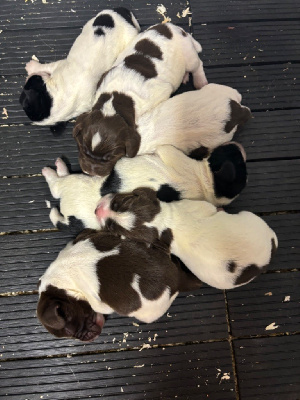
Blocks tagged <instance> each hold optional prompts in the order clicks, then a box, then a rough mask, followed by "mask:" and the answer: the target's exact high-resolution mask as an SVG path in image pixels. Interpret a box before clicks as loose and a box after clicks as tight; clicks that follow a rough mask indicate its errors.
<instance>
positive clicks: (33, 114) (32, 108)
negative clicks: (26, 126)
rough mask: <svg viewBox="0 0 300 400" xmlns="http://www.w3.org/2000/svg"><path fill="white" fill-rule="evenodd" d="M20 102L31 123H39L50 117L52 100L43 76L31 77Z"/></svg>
mask: <svg viewBox="0 0 300 400" xmlns="http://www.w3.org/2000/svg"><path fill="white" fill-rule="evenodd" d="M19 101H20V104H21V106H22V107H23V110H24V111H25V113H26V115H27V116H28V118H30V119H31V121H37V122H38V121H42V120H44V119H45V118H48V117H49V115H50V112H51V107H52V98H51V96H50V94H49V92H48V90H47V87H46V83H45V81H44V79H43V77H42V76H41V75H32V76H31V77H29V79H28V80H27V82H26V84H25V86H24V89H23V90H22V93H21V96H20V99H19Z"/></svg>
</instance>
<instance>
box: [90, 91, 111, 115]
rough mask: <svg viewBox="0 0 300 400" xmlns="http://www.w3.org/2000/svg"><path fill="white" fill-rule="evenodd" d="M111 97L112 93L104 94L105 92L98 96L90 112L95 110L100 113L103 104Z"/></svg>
mask: <svg viewBox="0 0 300 400" xmlns="http://www.w3.org/2000/svg"><path fill="white" fill-rule="evenodd" d="M111 96H112V93H106V92H104V93H102V94H101V95H100V96H99V98H98V100H97V102H96V104H95V105H94V107H93V108H92V111H95V110H97V111H99V110H100V111H101V110H102V107H103V106H104V104H105V103H107V102H108V101H109V100H110V99H111Z"/></svg>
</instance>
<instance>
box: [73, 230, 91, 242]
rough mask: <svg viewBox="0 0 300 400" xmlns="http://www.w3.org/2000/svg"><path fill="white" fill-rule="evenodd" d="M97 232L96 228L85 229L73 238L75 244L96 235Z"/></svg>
mask: <svg viewBox="0 0 300 400" xmlns="http://www.w3.org/2000/svg"><path fill="white" fill-rule="evenodd" d="M95 232H97V231H96V230H95V229H84V230H83V231H82V232H80V233H79V235H77V236H76V238H75V239H74V240H73V244H76V243H78V242H81V241H82V240H85V239H89V238H90V237H92V236H94V234H95Z"/></svg>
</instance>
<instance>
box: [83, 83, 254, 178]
mask: <svg viewBox="0 0 300 400" xmlns="http://www.w3.org/2000/svg"><path fill="white" fill-rule="evenodd" d="M241 100H242V96H241V95H240V93H239V92H238V91H237V90H235V89H232V88H231V87H229V86H224V85H217V84H215V83H210V84H208V85H206V86H204V87H203V88H202V89H201V90H195V91H191V92H187V93H183V94H180V95H177V96H175V97H173V98H171V99H168V100H166V101H164V102H162V103H160V104H159V105H158V106H156V107H155V108H154V109H153V110H151V111H148V112H146V113H144V114H143V115H142V116H141V117H140V118H139V119H138V121H137V128H136V131H137V133H138V135H139V137H140V140H139V144H138V147H137V148H136V149H137V153H136V154H137V155H140V154H149V153H153V152H155V150H156V149H157V147H158V146H160V145H164V144H172V145H173V146H175V147H177V148H178V149H180V150H182V151H183V152H184V153H189V152H191V151H192V150H194V149H196V148H198V147H200V146H205V147H207V148H208V149H214V148H215V147H217V146H219V145H221V144H223V143H225V142H229V141H231V139H232V138H233V135H234V133H235V132H236V130H237V129H238V128H239V127H242V126H243V125H244V124H245V123H246V122H247V120H248V119H249V118H250V117H251V112H250V110H249V108H248V107H245V106H241V104H240V103H241ZM78 121H79V120H78ZM110 134H111V132H110V131H109V130H103V131H101V133H98V134H96V135H94V134H93V131H92V130H89V129H88V128H87V130H85V131H84V133H83V136H82V140H84V141H85V142H86V143H90V145H91V146H92V147H94V149H95V154H96V153H97V149H98V146H99V145H100V147H101V143H107V142H109V141H110V140H111V139H113V140H114V146H115V150H114V151H113V152H112V153H111V155H110V156H109V157H108V156H106V157H104V158H102V159H100V158H99V159H95V161H94V163H95V164H99V163H101V164H102V166H103V169H105V171H106V173H109V172H110V171H111V170H112V169H113V167H114V165H115V164H116V162H117V161H118V160H119V159H120V158H122V157H124V156H126V140H127V139H126V138H125V136H124V135H116V136H112V137H110V138H109V137H108V136H110ZM106 135H107V137H106ZM100 137H101V140H100ZM125 139H126V140H125ZM87 146H89V144H88V145H87ZM95 158H96V155H95ZM97 168H98V167H97ZM101 168H102V167H101Z"/></svg>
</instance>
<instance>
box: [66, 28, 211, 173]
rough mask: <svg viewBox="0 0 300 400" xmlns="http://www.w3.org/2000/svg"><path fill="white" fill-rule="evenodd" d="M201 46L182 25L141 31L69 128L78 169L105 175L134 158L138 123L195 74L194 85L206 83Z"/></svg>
mask: <svg viewBox="0 0 300 400" xmlns="http://www.w3.org/2000/svg"><path fill="white" fill-rule="evenodd" d="M201 50H202V49H201V46H200V44H199V43H198V42H196V41H195V40H194V39H193V38H192V36H191V35H189V34H188V33H186V32H185V31H184V30H183V29H181V28H179V27H177V26H175V25H173V24H170V23H166V24H158V25H154V26H152V27H151V28H149V29H148V30H147V31H145V32H142V33H140V34H139V35H138V36H137V38H136V39H135V40H134V41H133V43H132V44H131V45H130V46H129V47H128V48H127V49H126V50H124V52H123V53H122V54H121V55H120V56H119V57H118V59H117V61H116V63H115V65H114V67H113V68H112V69H111V70H110V71H108V73H107V74H105V75H104V76H103V80H102V82H101V84H100V86H99V89H98V90H97V94H96V96H97V98H98V100H97V103H96V104H95V105H94V107H93V109H92V111H91V112H89V113H85V114H83V115H81V116H80V117H79V118H78V119H77V121H76V125H75V128H74V130H73V135H74V137H75V139H76V142H77V144H78V148H79V160H80V165H81V168H82V170H83V171H84V172H86V173H88V174H90V175H100V176H103V175H107V174H108V173H109V172H110V171H111V169H112V166H113V165H114V164H113V163H112V164H111V163H110V160H114V163H115V162H116V160H117V159H118V158H120V157H121V156H123V155H126V156H127V157H134V156H135V155H136V154H137V152H138V149H139V146H140V135H139V133H138V131H137V127H136V123H137V121H138V120H139V118H140V116H141V115H143V114H144V113H145V112H147V111H149V110H151V109H153V108H154V107H156V106H157V105H158V104H159V103H161V102H162V101H164V100H166V99H168V98H169V97H170V95H171V94H172V93H173V92H174V91H175V90H176V89H177V88H178V87H179V85H180V84H181V83H182V82H186V81H187V79H188V73H189V72H191V73H192V74H193V79H194V85H195V87H196V88H197V89H199V88H201V87H202V86H204V85H206V84H207V80H206V77H205V73H204V71H203V63H202V61H201V60H200V59H199V57H198V52H200V51H201Z"/></svg>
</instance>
